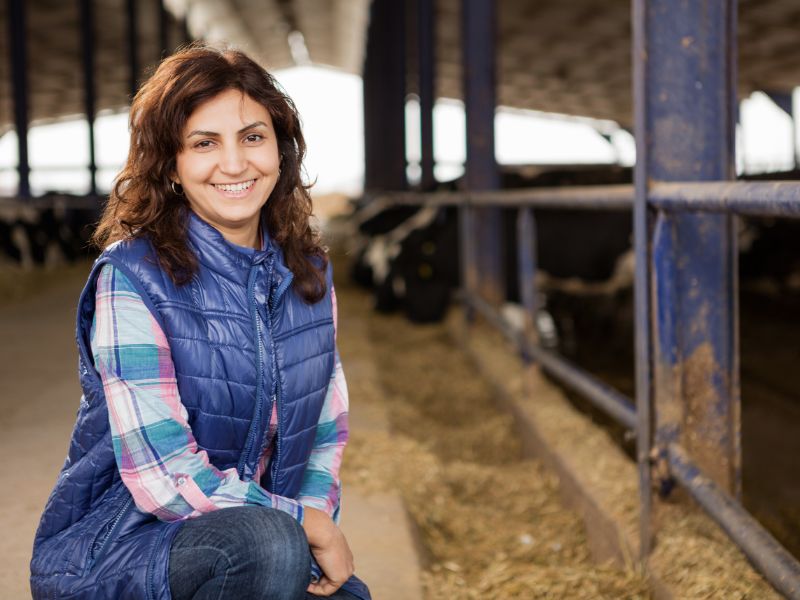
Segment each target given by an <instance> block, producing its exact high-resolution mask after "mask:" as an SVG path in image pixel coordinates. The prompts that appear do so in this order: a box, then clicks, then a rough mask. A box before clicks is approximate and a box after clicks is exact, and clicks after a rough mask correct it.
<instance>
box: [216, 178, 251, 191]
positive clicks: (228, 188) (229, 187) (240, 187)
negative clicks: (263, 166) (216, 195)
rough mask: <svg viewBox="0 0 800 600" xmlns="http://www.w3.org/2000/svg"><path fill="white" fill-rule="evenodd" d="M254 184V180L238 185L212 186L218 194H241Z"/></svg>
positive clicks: (217, 184) (221, 184)
mask: <svg viewBox="0 0 800 600" xmlns="http://www.w3.org/2000/svg"><path fill="white" fill-rule="evenodd" d="M255 182H256V180H255V179H248V180H247V181H241V182H239V183H214V184H212V185H213V186H214V187H215V188H217V189H218V190H219V191H220V192H226V193H227V194H241V193H242V192H246V191H247V190H249V189H250V188H251V187H252V186H253V184H254V183H255Z"/></svg>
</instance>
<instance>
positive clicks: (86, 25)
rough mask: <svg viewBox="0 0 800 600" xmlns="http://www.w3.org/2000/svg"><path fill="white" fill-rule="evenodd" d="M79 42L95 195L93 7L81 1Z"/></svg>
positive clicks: (91, 183)
mask: <svg viewBox="0 0 800 600" xmlns="http://www.w3.org/2000/svg"><path fill="white" fill-rule="evenodd" d="M81 42H82V44H81V45H82V51H83V52H82V57H83V99H84V100H83V101H84V112H86V123H87V124H88V126H89V194H90V195H92V196H95V195H97V182H96V179H97V163H96V162H95V147H94V117H95V113H96V112H97V111H96V97H95V82H94V5H93V1H92V0H81Z"/></svg>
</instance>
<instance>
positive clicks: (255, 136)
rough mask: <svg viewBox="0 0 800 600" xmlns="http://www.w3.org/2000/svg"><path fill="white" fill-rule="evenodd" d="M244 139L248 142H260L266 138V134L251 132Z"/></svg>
mask: <svg viewBox="0 0 800 600" xmlns="http://www.w3.org/2000/svg"><path fill="white" fill-rule="evenodd" d="M244 139H245V140H246V141H248V142H260V141H261V140H262V139H264V136H262V135H261V134H260V133H251V134H250V135H248V136H247V137H246V138H244Z"/></svg>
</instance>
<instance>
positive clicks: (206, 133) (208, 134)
mask: <svg viewBox="0 0 800 600" xmlns="http://www.w3.org/2000/svg"><path fill="white" fill-rule="evenodd" d="M266 126H267V124H266V123H264V121H256V122H255V123H250V125H245V126H244V127H242V128H241V129H240V130H239V131H237V132H236V133H244V132H245V131H250V130H251V129H255V128H256V127H266ZM195 135H201V136H203V137H219V134H218V133H217V132H216V131H203V130H201V129H195V130H194V131H193V132H192V133H190V134H189V135H187V136H186V137H187V138H190V137H192V136H195Z"/></svg>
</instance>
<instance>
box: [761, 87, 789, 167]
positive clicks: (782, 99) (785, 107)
mask: <svg viewBox="0 0 800 600" xmlns="http://www.w3.org/2000/svg"><path fill="white" fill-rule="evenodd" d="M764 93H765V94H766V95H767V96H769V99H770V100H772V101H773V102H774V103H775V105H776V106H777V107H778V108H780V109H781V110H782V111H783V112H785V113H786V114H787V115H789V118H790V119H791V120H792V163H793V164H794V166H795V167H796V166H797V124H796V121H795V118H794V102H793V97H792V92H791V91H788V92H779V91H776V90H764Z"/></svg>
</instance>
